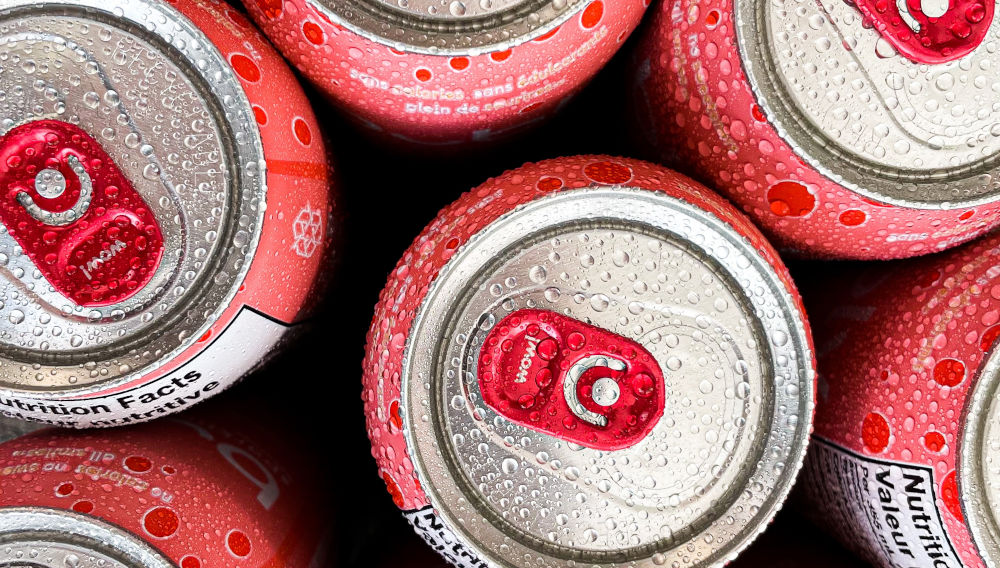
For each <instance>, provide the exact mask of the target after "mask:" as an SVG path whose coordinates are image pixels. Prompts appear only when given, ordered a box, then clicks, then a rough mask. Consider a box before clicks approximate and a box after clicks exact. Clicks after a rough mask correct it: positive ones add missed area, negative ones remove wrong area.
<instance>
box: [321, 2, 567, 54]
mask: <svg viewBox="0 0 1000 568" xmlns="http://www.w3.org/2000/svg"><path fill="white" fill-rule="evenodd" d="M308 1H309V2H312V3H315V5H316V8H317V9H319V10H320V11H322V12H323V13H325V14H326V15H327V16H328V17H329V18H330V19H331V20H332V21H334V22H337V23H338V24H340V25H342V26H344V27H346V28H348V29H350V30H351V31H353V32H355V33H357V34H359V35H361V36H363V37H365V38H367V39H370V40H372V41H374V42H376V43H381V44H386V45H389V46H391V47H393V48H395V49H398V50H401V51H411V52H417V53H430V54H438V55H477V54H480V53H488V52H491V51H500V50H504V49H508V48H510V47H513V46H516V45H518V44H521V43H524V42H526V41H530V40H531V39H533V38H536V37H538V36H541V35H543V34H545V33H547V32H549V31H551V30H552V29H555V28H556V27H557V26H559V25H560V24H562V23H563V22H565V21H566V20H568V19H569V18H570V17H572V16H573V14H576V13H577V12H579V11H580V10H581V9H583V7H584V6H586V4H587V3H586V2H585V1H584V0H308Z"/></svg>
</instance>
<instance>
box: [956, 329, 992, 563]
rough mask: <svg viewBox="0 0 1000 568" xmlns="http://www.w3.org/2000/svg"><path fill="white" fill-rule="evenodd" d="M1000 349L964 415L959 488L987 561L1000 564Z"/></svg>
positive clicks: (978, 379) (975, 538)
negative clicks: (999, 513)
mask: <svg viewBox="0 0 1000 568" xmlns="http://www.w3.org/2000/svg"><path fill="white" fill-rule="evenodd" d="M998 388H1000V349H998V348H997V347H995V346H994V348H993V351H992V353H990V354H989V356H988V357H987V359H986V363H985V364H984V365H983V366H982V368H981V370H980V371H979V373H978V374H977V376H976V378H975V383H974V384H973V385H972V387H971V396H969V400H968V401H967V402H966V404H965V411H964V413H963V416H962V422H961V424H962V429H961V431H960V436H961V439H960V440H959V446H958V448H959V456H958V491H959V497H960V502H961V504H962V513H963V514H964V515H965V521H966V523H967V524H968V525H969V529H970V531H971V532H972V539H973V541H974V542H975V545H976V548H977V549H978V550H979V555H980V556H982V558H983V560H985V561H986V565H987V566H989V567H991V568H995V567H997V566H1000V521H998V515H997V513H998V512H1000V398H998V395H1000V392H997V390H998Z"/></svg>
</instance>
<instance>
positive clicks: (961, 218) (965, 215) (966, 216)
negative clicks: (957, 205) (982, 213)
mask: <svg viewBox="0 0 1000 568" xmlns="http://www.w3.org/2000/svg"><path fill="white" fill-rule="evenodd" d="M975 214H976V212H975V211H973V210H971V209H970V210H969V211H966V212H965V213H962V214H961V215H959V216H958V220H959V221H968V220H969V219H971V218H972V216H973V215H975Z"/></svg>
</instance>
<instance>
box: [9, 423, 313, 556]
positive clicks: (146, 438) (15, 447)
mask: <svg viewBox="0 0 1000 568" xmlns="http://www.w3.org/2000/svg"><path fill="white" fill-rule="evenodd" d="M241 409H244V408H241ZM256 410H260V409H256ZM255 415H256V414H242V413H237V412H236V411H235V410H234V408H232V407H225V406H224V407H219V406H214V407H213V408H212V411H211V412H201V411H196V412H194V413H187V414H184V415H182V416H180V417H177V418H174V417H170V418H166V419H164V420H159V421H156V422H154V423H150V424H143V425H138V426H130V427H125V428H117V429H103V430H91V431H86V432H85V431H79V430H69V429H55V428H50V429H45V430H42V431H40V432H36V433H34V434H31V435H28V436H24V437H21V438H18V439H16V440H13V441H10V442H7V443H4V444H0V542H3V546H2V547H0V564H3V565H11V564H12V565H22V563H24V562H25V560H26V559H29V561H28V565H30V566H38V567H42V568H69V567H73V568H100V567H114V568H161V567H162V568H168V567H173V568H202V567H209V566H213V567H220V568H222V567H228V568H236V567H238V566H241V567H253V568H264V567H266V566H274V565H281V566H303V567H305V566H326V565H327V564H326V563H325V562H326V561H328V559H327V558H326V556H325V555H326V554H327V553H328V552H329V548H328V543H327V541H326V540H325V539H326V538H327V537H328V536H329V533H330V530H331V529H332V522H333V521H332V520H331V518H330V514H331V512H330V511H329V510H326V509H324V508H322V507H321V506H320V505H319V503H318V501H317V495H318V494H321V493H320V492H319V491H318V490H317V485H316V483H317V482H318V480H317V479H316V478H315V475H314V473H315V472H314V470H313V467H312V466H313V464H312V461H311V460H312V458H311V457H310V456H308V454H302V453H296V451H297V450H293V449H291V448H296V447H297V446H296V445H295V444H294V443H293V444H291V445H290V444H288V441H287V439H284V438H282V437H280V436H279V435H278V433H279V432H280V433H282V434H283V435H286V436H287V435H288V432H284V431H283V430H281V428H282V426H277V427H270V428H269V429H267V430H266V431H265V430H264V429H261V428H260V427H259V426H258V425H257V424H255V423H253V420H254V419H253V418H251V417H252V416H255Z"/></svg>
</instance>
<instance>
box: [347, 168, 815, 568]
mask: <svg viewBox="0 0 1000 568" xmlns="http://www.w3.org/2000/svg"><path fill="white" fill-rule="evenodd" d="M364 369H365V371H364V386H365V389H364V394H363V398H364V402H365V411H366V415H367V418H368V430H369V435H370V437H371V440H372V444H373V455H374V456H375V458H376V461H377V462H378V466H379V472H380V475H381V477H382V479H383V480H384V481H385V483H386V486H387V487H388V490H389V493H390V494H391V495H392V497H393V500H394V501H395V503H396V505H397V506H399V507H400V508H401V509H403V510H404V512H405V514H406V516H407V518H408V519H409V520H410V522H411V524H412V525H413V526H414V528H415V529H416V530H417V532H419V533H420V534H421V535H422V536H423V537H424V538H425V540H427V541H428V542H429V543H430V544H431V545H432V546H434V547H435V549H437V550H438V551H439V552H441V553H442V555H444V556H445V557H446V558H447V559H448V560H450V561H451V562H453V563H455V564H456V565H458V566H494V565H497V566H519V567H521V568H525V567H529V566H530V567H543V566H561V565H565V563H566V562H570V561H572V562H576V563H579V564H587V565H588V566H589V565H594V566H612V565H615V566H617V565H621V564H623V563H629V564H630V565H635V566H658V565H667V566H669V565H671V564H672V563H677V564H678V565H685V566H709V565H715V564H718V563H721V562H724V561H727V560H728V559H730V558H732V557H734V556H735V555H736V554H737V553H738V552H739V551H740V550H742V549H743V548H744V547H745V546H746V545H747V544H748V543H749V542H750V541H751V540H752V539H753V538H754V537H755V536H756V535H757V534H758V533H759V532H760V531H762V530H763V529H764V527H765V526H766V525H767V523H768V521H769V520H770V519H771V517H772V516H773V514H774V513H775V511H776V510H777V509H778V508H779V507H780V506H781V503H782V502H783V501H784V497H785V495H786V493H787V491H788V489H789V487H790V486H791V483H792V481H793V480H794V478H795V476H796V474H797V472H798V470H799V467H800V464H801V460H802V459H803V455H804V452H805V444H806V441H807V438H808V432H809V428H810V423H811V417H812V401H813V387H814V385H813V381H814V371H813V361H812V348H811V340H810V337H809V332H808V326H807V324H806V322H805V316H804V311H803V310H802V309H801V306H800V303H799V300H798V295H797V292H796V291H795V288H794V286H793V284H792V282H791V279H790V278H789V276H788V274H787V271H786V269H785V268H784V266H783V264H781V261H780V260H779V258H778V256H777V254H776V253H775V252H774V250H773V249H772V248H771V247H770V245H768V244H767V242H766V241H765V240H764V238H763V237H762V236H761V235H760V233H759V232H758V231H757V230H756V229H755V228H754V227H753V226H752V224H751V223H750V222H749V220H748V219H746V217H744V216H743V215H741V214H740V213H739V212H737V211H736V210H735V209H733V208H732V207H731V206H729V205H728V204H726V203H725V202H724V201H723V200H722V199H721V198H720V197H718V196H717V195H715V194H713V193H711V192H710V191H708V190H707V189H705V188H704V187H702V186H700V185H698V184H696V183H694V182H692V181H691V180H689V179H687V178H685V177H683V176H680V175H679V174H676V173H674V172H671V171H669V170H666V169H663V168H661V167H658V166H654V165H652V164H648V163H646V162H639V161H636V160H628V159H618V158H610V157H606V156H580V157H571V158H561V159H555V160H549V161H545V162H540V163H537V164H528V165H526V166H523V167H521V168H518V169H516V170H512V171H509V172H506V173H505V174H503V175H501V176H499V177H496V178H494V179H492V180H490V181H488V182H486V183H485V184H483V185H482V186H480V187H479V188H476V189H474V190H472V191H471V192H469V193H467V194H465V195H464V196H463V197H462V198H460V199H459V200H458V201H456V202H455V203H453V204H452V205H450V206H448V207H447V208H445V209H444V211H443V212H442V213H441V214H440V215H439V216H438V217H437V218H436V219H435V220H434V221H433V222H432V223H431V224H430V225H429V226H428V227H427V229H426V230H425V231H424V233H423V234H422V235H420V236H419V237H418V238H417V239H416V241H415V242H414V244H413V246H412V247H411V248H410V249H409V250H408V251H407V252H406V253H405V255H404V256H403V259H402V260H401V261H400V263H399V265H398V266H397V267H396V269H395V270H394V271H393V273H392V274H391V276H390V278H389V283H388V285H387V286H386V288H385V290H384V291H383V292H382V296H381V302H380V303H379V305H378V307H377V310H376V314H375V318H374V321H373V323H372V328H371V330H370V332H369V337H368V349H367V358H366V361H365V367H364Z"/></svg>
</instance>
